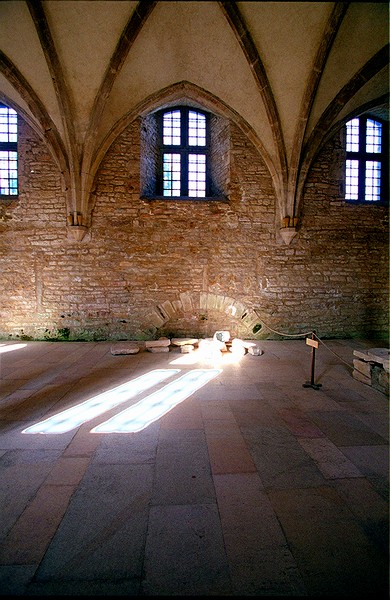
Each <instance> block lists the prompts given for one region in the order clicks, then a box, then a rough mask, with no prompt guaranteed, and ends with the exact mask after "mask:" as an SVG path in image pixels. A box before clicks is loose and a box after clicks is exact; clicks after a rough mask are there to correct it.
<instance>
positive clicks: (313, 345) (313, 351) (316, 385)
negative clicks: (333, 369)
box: [302, 331, 322, 390]
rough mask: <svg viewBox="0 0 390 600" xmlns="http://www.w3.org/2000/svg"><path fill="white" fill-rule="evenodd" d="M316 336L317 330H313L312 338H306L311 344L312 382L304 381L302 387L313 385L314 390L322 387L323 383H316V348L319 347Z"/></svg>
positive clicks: (308, 343) (307, 342)
mask: <svg viewBox="0 0 390 600" xmlns="http://www.w3.org/2000/svg"><path fill="white" fill-rule="evenodd" d="M315 338H316V332H315V331H313V333H312V334H311V339H310V338H306V344H307V345H308V346H311V379H310V382H309V381H307V382H306V383H303V384H302V387H305V388H306V387H311V388H313V390H319V389H320V387H322V384H321V383H314V370H315V357H316V349H317V348H318V342H317V340H316V339H315Z"/></svg>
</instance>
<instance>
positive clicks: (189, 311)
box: [0, 120, 388, 340]
mask: <svg viewBox="0 0 390 600" xmlns="http://www.w3.org/2000/svg"><path fill="white" fill-rule="evenodd" d="M229 129H230V135H231V140H230V153H229V159H230V169H229V171H230V172H229V190H228V191H229V202H222V201H221V202H220V201H210V202H208V201H206V202H205V201H186V202H179V201H165V200H146V199H142V200H141V199H140V192H141V184H140V170H141V169H140V148H141V137H140V121H139V120H136V121H134V122H133V124H132V125H130V126H129V127H128V128H127V129H126V130H125V131H124V132H123V134H122V135H120V136H119V137H118V139H117V140H116V141H115V143H114V144H113V145H112V146H111V148H110V149H109V151H108V153H107V155H106V157H105V159H104V160H103V162H102V164H101V166H100V169H99V172H98V174H97V177H96V182H95V183H96V196H95V197H96V201H95V204H94V209H93V212H92V217H91V228H90V230H89V233H88V235H87V236H86V237H85V238H84V239H83V240H82V241H81V242H78V241H76V240H73V239H70V238H68V236H67V228H66V212H67V211H66V206H65V192H64V190H63V189H62V182H61V177H60V174H59V171H58V169H57V167H56V165H55V164H54V162H53V160H52V158H51V156H50V154H49V153H48V151H47V149H46V147H45V145H44V143H43V142H42V141H40V140H39V139H38V138H37V136H36V135H35V133H34V132H33V131H32V130H31V129H30V128H29V127H28V126H27V125H26V124H24V123H23V122H22V121H20V130H19V169H20V196H19V198H18V200H14V201H12V202H5V203H4V202H3V203H1V204H0V269H1V274H2V286H1V290H0V295H1V303H0V307H1V308H0V337H1V338H2V339H85V340H86V339H88V340H100V339H112V340H130V339H139V340H141V339H153V338H157V337H160V336H164V335H165V336H167V337H182V336H195V337H200V338H201V337H208V336H212V335H213V333H214V332H215V331H216V330H229V331H230V332H231V335H232V337H241V338H253V339H255V338H257V339H262V338H267V337H268V338H275V337H277V338H278V337H279V336H278V335H276V334H275V333H273V331H272V330H275V331H280V332H284V333H286V334H294V333H300V332H306V331H311V330H313V329H315V330H316V331H317V334H318V335H319V336H320V337H323V338H326V337H328V338H329V337H349V336H370V337H377V338H381V337H386V336H387V335H388V222H387V217H388V210H387V208H386V207H383V206H352V205H350V204H346V203H345V202H343V200H342V187H341V185H340V182H342V168H343V153H342V149H341V143H340V139H339V137H336V138H335V139H334V140H333V141H332V142H331V143H329V144H328V145H327V146H326V148H324V150H323V152H322V153H321V155H320V156H319V157H318V160H317V161H316V163H315V165H314V168H313V169H312V171H311V173H310V175H309V178H308V182H307V185H306V189H305V193H304V202H303V207H302V223H301V226H300V229H299V233H298V234H297V236H296V237H295V238H294V240H293V241H292V243H291V244H290V245H286V244H285V243H284V242H283V240H282V238H281V236H280V234H279V217H278V216H277V215H276V213H277V210H276V199H275V194H274V190H273V186H272V182H271V178H270V175H269V173H268V170H267V168H266V166H265V164H264V162H263V161H262V159H261V158H260V156H259V154H258V153H257V151H256V150H255V148H254V147H253V145H252V143H251V142H250V141H249V140H248V139H247V138H246V137H245V135H244V134H243V133H242V132H241V130H240V129H238V128H237V127H236V125H235V124H234V123H231V124H230V127H229ZM225 158H226V159H227V157H226V155H225ZM268 327H269V328H270V329H269V328H268Z"/></svg>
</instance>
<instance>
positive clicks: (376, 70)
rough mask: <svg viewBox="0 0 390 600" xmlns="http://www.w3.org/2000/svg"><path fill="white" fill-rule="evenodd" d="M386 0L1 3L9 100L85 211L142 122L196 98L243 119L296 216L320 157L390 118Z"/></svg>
mask: <svg viewBox="0 0 390 600" xmlns="http://www.w3.org/2000/svg"><path fill="white" fill-rule="evenodd" d="M388 59H389V10H388V3H387V2H383V3H382V2H256V1H251V2H214V1H206V2H202V1H200V2H198V1H197V2H192V1H182V2H174V1H157V2H154V1H150V0H141V1H140V2H135V1H127V0H120V1H116V0H108V1H104V0H75V1H73V0H46V1H45V0H43V1H41V0H26V1H25V0H17V1H13V0H6V1H4V0H3V1H0V101H2V102H4V103H6V104H8V105H9V106H11V107H12V108H15V109H16V110H17V111H18V113H19V114H21V115H22V116H23V117H24V118H25V119H26V121H27V122H28V123H29V124H30V125H31V126H32V127H33V128H34V129H35V130H36V131H37V132H38V133H39V134H40V135H41V136H42V137H43V138H44V139H46V141H47V143H48V145H49V147H50V149H51V151H52V153H53V156H54V157H55V159H56V160H57V162H58V164H59V165H60V168H61V170H62V172H63V173H64V177H65V180H66V183H67V185H68V187H69V203H70V204H72V205H73V207H74V208H80V207H83V206H84V209H85V207H86V206H87V205H88V196H89V193H90V190H91V185H92V181H93V177H94V174H95V172H96V169H97V168H98V165H99V162H100V160H101V158H102V156H103V155H104V152H105V151H106V150H107V148H108V147H109V144H110V143H111V142H112V139H113V138H114V136H115V135H117V134H118V133H119V132H120V131H121V130H122V129H123V128H124V127H125V126H126V125H127V124H128V123H129V122H131V120H132V119H134V118H135V117H136V116H137V115H139V114H143V113H145V112H147V111H148V110H150V109H151V108H153V107H155V106H157V105H160V106H161V105H162V104H164V105H165V104H169V103H172V102H173V101H177V100H178V99H180V100H185V99H186V98H187V99H188V100H191V99H193V100H194V99H195V98H196V100H197V103H200V104H201V105H202V106H203V107H205V108H212V109H213V110H214V112H220V113H221V114H224V115H226V116H228V117H229V118H231V119H233V120H235V121H236V122H237V123H238V124H239V126H240V127H242V128H243V129H244V130H245V131H246V133H247V134H248V135H249V136H250V138H251V139H252V141H253V142H254V143H255V145H256V146H257V147H258V149H259V151H260V152H261V154H262V156H263V158H264V160H265V161H266V163H267V165H268V167H269V169H270V172H271V175H272V177H273V181H274V185H275V190H276V194H277V197H278V200H279V207H280V211H281V212H286V214H291V213H292V212H294V211H296V210H297V208H296V207H297V206H298V205H299V202H297V199H298V200H299V195H300V193H301V191H302V186H303V184H304V181H305V176H306V174H307V172H308V169H309V168H310V164H311V162H312V160H313V158H314V157H315V156H316V153H317V152H318V150H319V148H320V147H321V145H322V144H323V143H324V142H325V141H326V139H327V138H329V136H330V135H331V134H332V133H333V132H334V131H335V130H336V129H337V128H339V127H340V125H341V124H342V123H343V122H345V120H347V118H351V116H355V115H358V114H360V113H361V112H363V111H366V110H371V111H376V112H377V114H379V115H380V116H382V117H384V118H388V92H389V77H388V62H389V60H388Z"/></svg>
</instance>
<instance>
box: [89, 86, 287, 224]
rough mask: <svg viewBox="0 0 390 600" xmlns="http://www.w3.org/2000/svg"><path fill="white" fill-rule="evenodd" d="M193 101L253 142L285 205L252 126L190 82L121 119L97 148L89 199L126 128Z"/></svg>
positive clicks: (159, 94)
mask: <svg viewBox="0 0 390 600" xmlns="http://www.w3.org/2000/svg"><path fill="white" fill-rule="evenodd" d="M189 102H190V103H191V104H192V105H193V106H198V107H199V108H203V109H205V110H209V111H210V112H213V113H215V114H217V115H219V116H222V117H225V118H226V119H228V120H230V121H232V122H234V123H235V124H236V125H237V126H238V127H239V128H240V129H241V130H242V132H243V133H244V134H245V135H246V136H247V137H248V139H249V140H250V141H251V142H252V144H253V145H254V147H255V148H256V149H257V151H258V152H259V154H260V156H261V157H262V159H263V160H264V162H265V164H266V166H267V168H268V170H269V172H270V175H271V178H272V181H273V184H274V189H275V194H276V197H277V199H278V201H279V202H281V200H282V198H283V188H282V187H281V186H280V178H279V174H278V172H277V170H276V169H275V165H274V163H273V161H272V159H271V157H270V156H269V154H268V152H267V151H266V149H265V147H264V146H263V144H262V142H261V140H260V139H259V138H258V136H257V134H256V133H255V132H254V130H253V129H252V127H251V126H250V125H249V124H248V123H247V121H245V119H243V117H241V116H240V115H239V114H238V113H237V112H236V111H235V110H234V109H233V108H231V107H229V106H228V105H227V104H225V103H224V102H223V101H222V100H220V99H219V98H218V97H217V96H214V95H213V94H211V93H210V92H207V91H206V90H204V89H203V88H200V87H198V86H197V85H195V84H193V83H190V82H188V81H181V82H179V83H175V84H172V85H170V86H168V87H166V88H164V89H162V90H160V91H159V92H157V93H155V94H153V95H152V96H150V97H148V98H146V99H145V100H143V101H142V102H141V103H139V104H138V105H137V106H135V107H134V108H133V109H132V110H131V111H130V112H128V113H127V114H126V115H124V116H123V117H122V118H121V119H119V121H117V123H116V124H115V125H114V127H112V129H111V130H110V131H109V133H108V134H107V136H106V137H105V138H104V140H103V142H102V144H101V145H100V146H99V148H97V149H96V151H95V154H94V156H93V159H92V161H91V167H90V176H89V182H90V186H89V188H88V190H87V189H86V192H88V196H87V197H88V198H89V196H90V194H91V191H92V185H93V181H94V177H95V175H96V173H97V170H98V168H99V165H100V163H101V162H102V160H103V158H104V156H105V155H106V153H107V151H108V149H109V147H110V146H111V145H112V143H113V142H114V140H115V139H116V138H117V137H118V136H119V135H120V134H121V133H122V132H123V131H124V130H125V129H126V127H128V126H129V125H130V124H131V123H132V122H133V121H134V120H135V119H136V118H138V117H139V116H141V117H142V116H146V115H147V114H149V113H151V112H154V111H156V110H158V109H161V108H165V107H168V106H170V105H173V104H177V103H181V104H186V103H189ZM90 211H91V199H90V198H89V207H88V211H87V212H88V214H89V213H90Z"/></svg>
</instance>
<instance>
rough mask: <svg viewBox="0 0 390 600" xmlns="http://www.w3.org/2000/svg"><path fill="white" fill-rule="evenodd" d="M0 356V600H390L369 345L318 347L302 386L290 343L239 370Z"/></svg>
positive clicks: (50, 352)
mask: <svg viewBox="0 0 390 600" xmlns="http://www.w3.org/2000/svg"><path fill="white" fill-rule="evenodd" d="M0 344H1V345H0V352H1V354H0V503H1V510H0V537H1V546H0V590H1V594H2V595H23V596H34V595H35V596H50V595H55V596H57V595H63V596H66V595H73V596H88V595H101V596H178V595H181V596H338V595H341V596H364V597H367V596H369V597H371V596H372V597H375V598H378V597H380V598H382V597H386V598H388V595H389V594H388V564H389V562H388V475H389V471H388V466H389V463H388V458H389V455H388V398H387V397H386V395H385V394H383V393H381V392H379V391H377V390H374V389H372V388H370V387H369V386H367V385H365V384H364V383H361V382H359V381H356V380H355V379H354V378H353V377H352V369H353V350H355V349H361V350H364V349H366V348H370V347H375V346H376V347H377V346H378V344H377V343H376V344H375V343H373V342H369V341H364V340H331V341H325V342H323V343H321V344H320V346H319V348H318V350H317V351H316V360H315V374H314V380H313V377H312V375H313V373H312V371H311V356H312V355H311V352H312V350H311V348H310V347H309V346H308V345H306V344H305V341H304V340H302V339H299V340H291V341H271V340H268V341H263V342H260V343H259V345H260V346H261V348H262V350H263V354H262V355H261V356H253V355H249V354H246V355H245V356H243V357H241V358H239V359H237V360H234V356H233V355H232V354H231V353H224V354H223V355H222V356H221V358H220V359H215V360H214V359H211V358H207V357H204V356H203V357H202V356H201V355H200V353H199V352H197V351H195V352H193V353H190V354H182V353H181V352H180V349H179V348H174V349H173V348H172V349H171V350H170V351H169V353H165V354H152V353H150V352H148V351H142V352H140V353H138V354H134V355H113V354H112V353H111V346H112V344H111V343H110V342H97V343H94V342H91V343H89V342H74V343H73V342H63V343H61V342H27V343H26V344H25V345H24V346H23V347H19V344H18V343H16V342H12V343H7V342H0ZM382 345H383V344H382ZM175 369H176V370H177V371H175ZM210 369H216V370H215V371H213V372H211V371H210ZM157 370H160V371H161V374H162V376H164V377H166V379H165V380H161V381H159V382H158V381H154V382H153V381H151V382H150V381H149V383H148V374H150V372H152V373H154V374H156V373H157ZM167 370H169V371H167ZM201 370H202V371H201ZM203 370H204V371H203ZM189 372H191V373H189ZM201 374H203V375H202V376H204V375H205V374H206V376H209V375H210V377H211V379H210V380H209V381H208V382H205V381H202V380H201V379H200V375H201ZM157 375H159V373H157ZM182 376H184V379H183V385H182V386H181V385H179V383H178V382H177V380H178V379H179V378H180V377H182ZM144 381H146V384H145V387H144V388H143V389H140V387H139V386H140V382H144ZM313 381H314V382H315V384H318V388H319V389H315V388H314V387H310V386H309V387H304V385H303V384H306V383H307V382H309V383H311V382H313ZM128 382H130V384H129V385H126V384H127V383H128ZM175 382H176V383H175ZM192 384H194V385H195V386H196V385H198V388H197V389H193V388H190V385H192ZM147 385H149V386H150V385H151V386H152V387H149V388H147ZM172 386H173V387H172ZM115 394H116V395H115ZM164 394H165V395H164ZM188 394H190V395H188ZM184 395H187V397H186V398H185V397H184ZM92 398H95V400H94V404H92V403H91V402H90V403H89V404H88V403H87V402H86V401H88V400H91V399H92ZM115 398H116V400H115V402H117V405H116V406H114V405H113V399H115ZM141 399H142V400H144V402H142V403H141V402H140V403H139V401H140V400H141ZM99 400H102V401H103V404H102V405H101V406H104V408H100V414H97V413H96V412H95V413H93V414H92V413H91V412H90V414H89V416H88V415H87V416H86V417H85V418H87V419H88V418H89V419H90V420H89V421H88V420H87V421H86V422H83V423H81V422H80V419H81V418H83V417H82V416H81V417H80V416H79V415H77V410H76V411H73V412H75V415H76V416H74V418H75V420H74V421H73V422H70V424H68V426H67V423H69V421H66V419H65V417H66V416H67V415H63V418H62V419H60V420H58V419H57V421H56V424H53V423H52V422H51V421H47V423H46V426H47V427H46V429H45V431H46V433H34V431H37V430H39V427H38V428H37V429H36V430H30V431H28V428H29V427H32V426H33V425H37V424H39V423H41V422H42V421H45V420H47V419H49V417H51V416H54V415H57V414H58V413H61V412H62V411H65V410H66V409H69V408H70V407H73V406H77V405H79V404H80V403H84V404H83V408H85V409H86V408H88V407H89V409H90V411H91V410H92V409H95V410H97V411H99V403H98V402H99ZM138 403H139V407H138ZM147 403H149V407H148V408H149V409H150V411H154V412H153V414H152V416H151V417H149V418H150V419H151V420H152V422H150V423H149V425H148V426H146V427H145V428H143V429H141V430H139V431H135V432H134V431H131V427H132V426H133V425H132V423H133V422H134V421H133V419H134V418H135V417H134V414H133V413H135V410H136V409H132V410H130V411H127V416H126V419H124V420H123V423H124V425H123V427H124V428H125V431H123V430H122V431H118V424H116V426H115V427H114V425H112V431H111V430H110V427H111V425H110V424H109V423H108V421H109V418H110V417H113V416H114V415H117V414H119V413H121V412H123V411H125V409H130V407H132V406H134V405H136V404H137V410H138V416H137V419H138V421H137V422H138V424H139V422H140V419H141V417H143V416H145V414H146V413H147V410H146V408H147ZM142 407H143V408H144V410H141V409H142ZM169 408H171V410H169ZM103 411H105V412H103ZM70 412H72V411H70ZM147 414H149V413H147ZM68 416H69V413H68ZM77 419H79V420H77ZM103 423H104V424H105V427H106V430H105V432H97V431H96V432H95V431H93V432H91V430H92V429H93V428H95V427H97V426H99V425H101V424H103ZM55 426H57V427H62V426H64V427H65V429H66V426H67V427H68V429H67V430H64V431H62V432H57V433H56V432H55V429H50V427H55ZM43 428H44V427H43ZM126 428H127V430H126ZM26 429H27V431H26V432H25V433H23V432H24V430H26ZM119 429H120V425H119ZM57 431H58V430H57Z"/></svg>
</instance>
